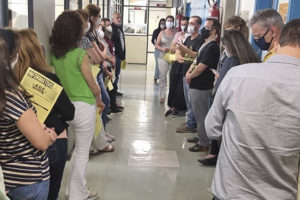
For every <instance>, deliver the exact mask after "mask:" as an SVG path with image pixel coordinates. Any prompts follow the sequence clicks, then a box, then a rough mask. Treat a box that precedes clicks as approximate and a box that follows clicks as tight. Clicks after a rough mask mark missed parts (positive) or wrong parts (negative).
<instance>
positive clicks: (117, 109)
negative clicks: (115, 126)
mask: <svg viewBox="0 0 300 200" xmlns="http://www.w3.org/2000/svg"><path fill="white" fill-rule="evenodd" d="M111 112H112V113H120V112H123V110H122V109H120V108H112V109H111Z"/></svg>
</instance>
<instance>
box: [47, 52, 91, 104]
mask: <svg viewBox="0 0 300 200" xmlns="http://www.w3.org/2000/svg"><path fill="white" fill-rule="evenodd" d="M85 54H86V51H85V50H82V49H80V48H76V49H73V50H71V51H69V52H68V53H67V54H66V55H65V56H63V57H61V58H59V59H57V58H55V56H54V55H53V54H52V55H51V63H52V64H53V66H54V68H55V73H56V75H57V77H58V78H59V80H60V82H61V84H62V86H63V88H64V90H65V91H66V93H67V95H68V97H69V98H70V100H71V101H83V102H86V103H88V104H91V105H93V104H95V97H94V95H93V93H92V91H91V89H90V88H89V86H88V84H87V82H86V81H85V79H84V77H83V74H82V73H81V67H80V66H81V63H82V59H83V57H84V55H85Z"/></svg>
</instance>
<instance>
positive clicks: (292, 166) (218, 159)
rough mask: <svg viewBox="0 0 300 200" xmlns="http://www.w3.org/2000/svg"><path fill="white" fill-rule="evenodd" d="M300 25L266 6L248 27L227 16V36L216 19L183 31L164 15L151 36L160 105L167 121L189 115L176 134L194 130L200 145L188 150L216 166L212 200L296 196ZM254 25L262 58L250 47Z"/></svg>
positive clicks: (194, 22)
mask: <svg viewBox="0 0 300 200" xmlns="http://www.w3.org/2000/svg"><path fill="white" fill-rule="evenodd" d="M299 23H300V19H295V20H292V21H291V22H289V23H288V24H286V25H284V22H283V19H282V17H281V15H280V14H279V13H278V12H277V11H276V10H274V9H265V10H259V11H257V12H256V13H255V14H254V15H253V16H252V18H251V20H250V22H249V23H248V24H247V23H246V22H245V20H244V19H242V18H241V17H240V16H232V17H230V18H229V19H227V20H226V21H225V22H224V27H223V30H224V33H223V34H221V28H222V27H221V24H220V23H219V22H218V20H217V19H215V18H207V19H206V20H205V23H204V24H203V25H202V19H201V18H200V17H198V16H192V17H190V18H188V17H184V18H182V19H181V22H180V24H181V26H179V27H180V28H178V29H176V28H175V27H174V18H173V17H172V16H167V17H166V19H161V20H160V22H159V27H158V28H157V29H156V30H155V31H154V33H153V38H152V43H153V44H154V45H155V59H156V70H155V77H154V80H155V82H156V83H157V81H158V80H159V90H160V93H159V97H160V103H164V102H165V99H166V96H167V97H168V107H169V110H167V112H166V113H165V115H166V116H168V115H172V116H176V115H178V113H179V111H185V112H186V121H185V122H184V123H183V124H181V125H180V126H179V127H178V128H177V129H176V131H177V132H178V133H197V136H195V137H191V138H188V139H187V142H189V143H195V144H194V145H193V146H191V147H189V150H190V151H191V152H208V151H209V153H208V155H207V156H206V157H204V158H201V159H199V160H198V162H200V163H201V164H202V165H204V166H215V165H216V172H215V176H214V179H213V183H212V188H211V192H212V193H213V195H214V196H215V197H214V200H219V199H220V200H225V199H296V193H297V178H298V172H299V153H300V145H299V142H300V135H299V133H300V130H299V129H298V128H297V127H298V125H297V124H298V122H299V115H297V112H298V111H299V109H300V106H299V104H297V99H298V98H297V97H298V96H299V92H300V91H299V89H300V81H299V78H296V77H299V69H298V68H299V65H300V43H299V41H300V40H299V38H300V28H299V27H300V26H299ZM201 26H203V28H202V29H201V30H200V27H201ZM249 28H250V29H251V31H252V36H253V38H254V43H255V45H256V46H257V47H258V48H259V49H260V51H261V52H262V56H261V57H262V58H260V56H259V52H256V51H255V50H254V49H253V47H252V45H251V44H250V43H249ZM220 52H221V53H220ZM168 54H175V58H176V59H175V60H172V61H171V62H170V60H169V59H168V58H169V57H168ZM157 69H158V71H157ZM169 70H170V73H169V77H170V79H169V92H168V95H167V93H166V88H167V78H166V77H167V76H168V72H169ZM289 91H290V92H289Z"/></svg>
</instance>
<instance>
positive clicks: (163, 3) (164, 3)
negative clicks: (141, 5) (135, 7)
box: [149, 0, 172, 7]
mask: <svg viewBox="0 0 300 200" xmlns="http://www.w3.org/2000/svg"><path fill="white" fill-rule="evenodd" d="M149 5H150V6H156V7H172V0H150V1H149Z"/></svg>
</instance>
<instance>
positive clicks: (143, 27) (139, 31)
mask: <svg viewBox="0 0 300 200" xmlns="http://www.w3.org/2000/svg"><path fill="white" fill-rule="evenodd" d="M123 23H124V32H125V34H127V35H132V34H134V35H146V34H147V8H145V7H124V21H123Z"/></svg>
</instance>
